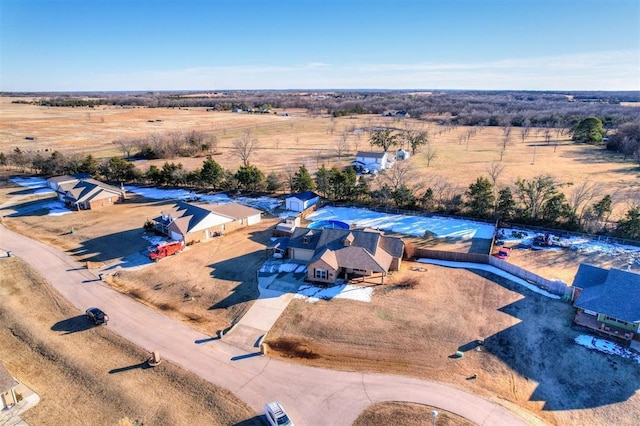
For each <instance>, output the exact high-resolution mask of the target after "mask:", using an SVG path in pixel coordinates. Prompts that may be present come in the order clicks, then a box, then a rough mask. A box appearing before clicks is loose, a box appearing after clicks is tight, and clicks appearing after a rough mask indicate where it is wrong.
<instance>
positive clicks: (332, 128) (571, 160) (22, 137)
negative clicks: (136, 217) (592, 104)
mask: <svg viewBox="0 0 640 426" xmlns="http://www.w3.org/2000/svg"><path fill="white" fill-rule="evenodd" d="M13 100H16V98H10V97H4V98H0V112H1V114H0V151H2V152H5V153H8V152H10V151H11V150H13V149H15V148H16V147H18V148H20V149H21V150H23V151H41V152H43V154H44V155H47V152H51V151H53V150H59V151H61V152H63V153H64V154H72V153H83V154H88V153H91V154H93V155H94V156H96V157H98V158H106V157H110V156H114V155H123V154H122V152H121V150H120V149H119V147H118V146H117V145H115V144H114V143H113V141H114V140H116V139H118V138H122V137H145V136H147V135H150V134H163V135H167V134H170V133H172V132H189V131H191V130H197V131H200V132H202V133H203V134H204V135H205V137H209V138H211V137H212V136H215V137H216V139H217V141H218V144H217V150H216V153H215V154H216V155H214V159H215V160H216V161H217V162H218V163H220V164H221V165H222V166H223V167H225V168H227V169H230V170H236V169H237V168H238V167H239V166H240V165H241V161H240V159H239V158H238V157H237V156H235V155H234V153H233V151H232V145H233V141H234V140H235V139H237V138H239V137H240V136H241V135H242V134H243V132H245V131H247V130H250V131H251V133H252V135H253V136H254V137H255V138H257V140H258V144H257V146H258V149H257V150H256V151H255V153H254V154H253V155H252V156H251V157H250V162H251V164H254V165H256V166H257V167H259V168H260V169H261V170H262V171H263V172H265V174H267V173H269V172H271V171H274V172H278V173H286V172H287V171H288V170H292V171H295V170H297V168H298V167H299V166H300V165H302V164H304V165H305V166H306V167H307V168H308V169H309V170H310V171H311V172H312V173H313V172H314V171H315V170H317V168H318V167H320V166H321V165H323V164H324V165H325V166H327V167H332V166H334V165H335V166H338V167H342V166H345V165H347V164H348V163H349V162H350V161H351V160H353V158H354V156H355V153H356V152H357V151H359V150H360V151H368V150H379V149H380V148H378V147H374V148H372V147H371V146H370V143H369V136H368V133H367V129H370V128H375V127H393V128H397V129H408V128H411V129H422V130H427V131H428V132H429V141H430V145H431V148H430V149H431V151H432V152H435V155H434V157H433V158H432V159H431V161H427V154H426V152H425V151H427V150H426V149H425V147H423V148H422V151H423V152H421V153H418V154H417V155H415V156H412V157H411V159H410V160H409V163H410V166H411V167H412V168H413V170H414V172H413V173H412V174H411V175H412V180H413V182H412V184H413V185H416V186H418V187H423V188H426V187H428V186H432V187H433V186H442V182H443V181H446V182H448V183H449V184H450V185H452V186H454V187H458V188H459V189H462V190H464V189H465V188H467V187H468V186H469V184H470V183H472V182H474V181H475V179H476V178H477V177H480V176H488V172H487V170H488V168H489V167H490V166H491V164H492V163H494V165H497V166H499V168H501V169H502V171H501V172H500V173H499V174H498V176H497V184H498V185H499V186H506V185H509V184H512V183H513V182H514V181H515V180H516V179H517V178H519V177H520V178H525V179H531V178H533V177H535V176H538V175H547V174H548V175H552V176H554V177H556V178H557V180H558V181H559V182H561V183H566V184H570V185H567V186H566V187H564V190H565V191H566V192H567V195H570V192H571V191H572V189H573V188H575V187H576V186H578V185H581V184H583V183H585V182H586V183H587V184H588V185H593V186H594V187H598V191H597V194H598V196H600V195H604V194H607V193H608V194H612V195H614V200H618V201H619V202H620V203H621V207H622V208H626V204H625V203H626V202H627V201H628V200H631V199H633V197H634V196H637V192H638V191H640V183H639V180H638V176H640V168H639V167H638V166H637V164H634V163H633V162H630V161H623V159H622V157H621V156H619V155H617V154H613V153H610V152H608V151H606V150H605V149H603V148H602V147H595V146H589V145H576V144H573V143H572V142H571V141H570V138H569V136H568V135H566V134H564V135H560V132H559V131H556V129H551V132H550V133H549V134H547V135H546V136H545V129H536V128H532V129H531V130H530V132H529V133H528V134H527V135H526V136H525V138H524V140H523V138H522V134H521V130H520V129H519V128H515V127H514V128H512V129H511V133H510V135H509V138H508V141H507V143H506V148H504V149H503V146H504V129H503V128H502V127H484V128H471V127H454V126H446V125H440V124H437V121H436V120H437V117H436V118H434V117H431V118H430V119H428V120H417V119H414V118H409V119H400V118H391V117H381V116H377V115H359V116H352V117H340V118H333V117H331V116H329V115H326V114H325V115H313V116H312V115H309V114H307V113H306V112H305V111H301V110H296V111H286V112H287V113H288V116H282V115H281V113H282V112H283V111H276V112H277V114H247V113H233V112H214V111H206V109H205V108H122V107H109V106H100V107H96V108H67V107H55V108H54V107H40V106H35V105H28V104H16V103H12V101H13ZM473 130H476V132H475V134H474V135H473V136H471V137H470V138H467V137H466V135H468V134H469V132H470V131H473ZM26 138H34V139H33V140H29V139H26ZM341 140H346V146H347V149H346V150H344V151H343V152H342V155H340V156H339V155H338V145H339V142H340V141H341ZM395 149H397V147H393V148H391V150H393V151H395ZM45 150H48V151H45ZM167 160H168V161H174V162H180V163H182V164H183V165H184V167H185V168H186V169H193V168H196V167H199V166H200V165H201V164H202V161H203V158H202V157H197V158H174V159H167ZM167 160H165V159H161V160H153V161H141V162H138V163H137V164H138V167H139V168H140V169H141V170H142V171H145V170H146V169H148V167H149V165H151V164H156V165H161V164H163V163H164V161H167ZM428 163H429V164H428Z"/></svg>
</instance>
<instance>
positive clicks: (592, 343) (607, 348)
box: [574, 334, 640, 364]
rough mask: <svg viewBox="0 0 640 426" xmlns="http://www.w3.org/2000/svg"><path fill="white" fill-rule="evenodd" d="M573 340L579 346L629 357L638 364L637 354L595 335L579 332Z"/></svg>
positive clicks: (639, 362)
mask: <svg viewBox="0 0 640 426" xmlns="http://www.w3.org/2000/svg"><path fill="white" fill-rule="evenodd" d="M574 341H575V342H576V343H577V344H579V345H580V346H584V347H585V348H588V349H593V350H596V351H600V352H604V353H606V354H609V355H617V356H621V357H623V358H630V359H632V360H634V361H635V362H637V363H638V364H640V355H639V354H637V353H635V352H633V351H630V350H629V349H625V348H623V347H622V346H620V345H617V344H615V343H613V342H610V341H608V340H604V339H598V338H597V337H593V336H587V335H585V334H581V335H580V336H578V337H576V338H575V339H574Z"/></svg>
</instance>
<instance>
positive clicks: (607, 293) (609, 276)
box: [573, 264, 640, 340]
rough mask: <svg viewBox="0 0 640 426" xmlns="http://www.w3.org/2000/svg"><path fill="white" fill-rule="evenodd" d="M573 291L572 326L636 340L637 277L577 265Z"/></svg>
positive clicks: (639, 322) (639, 314) (639, 323)
mask: <svg viewBox="0 0 640 426" xmlns="http://www.w3.org/2000/svg"><path fill="white" fill-rule="evenodd" d="M573 288H574V293H573V306H574V307H576V308H577V313H576V316H575V319H574V321H575V323H576V324H579V325H582V326H585V327H588V328H591V329H593V330H597V331H598V332H601V333H604V334H608V335H611V336H615V337H619V338H622V339H625V340H632V339H635V340H640V336H639V335H638V333H640V274H636V273H633V272H628V271H622V270H620V269H610V270H606V269H603V268H598V267H596V266H591V265H587V264H581V265H580V267H579V268H578V273H577V274H576V276H575V278H574V280H573Z"/></svg>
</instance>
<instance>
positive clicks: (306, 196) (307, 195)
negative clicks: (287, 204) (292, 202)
mask: <svg viewBox="0 0 640 426" xmlns="http://www.w3.org/2000/svg"><path fill="white" fill-rule="evenodd" d="M318 197H319V195H318V194H316V193H315V192H313V191H305V192H299V193H297V194H291V195H289V196H288V197H287V198H297V199H298V200H301V201H309V200H313V199H314V198H318Z"/></svg>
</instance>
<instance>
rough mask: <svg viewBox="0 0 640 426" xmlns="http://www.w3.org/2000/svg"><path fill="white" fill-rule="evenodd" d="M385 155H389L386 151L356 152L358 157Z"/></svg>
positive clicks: (379, 156)
mask: <svg viewBox="0 0 640 426" xmlns="http://www.w3.org/2000/svg"><path fill="white" fill-rule="evenodd" d="M385 155H387V153H386V152H365V151H358V153H357V154H356V157H368V158H382V157H384V156H385Z"/></svg>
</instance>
